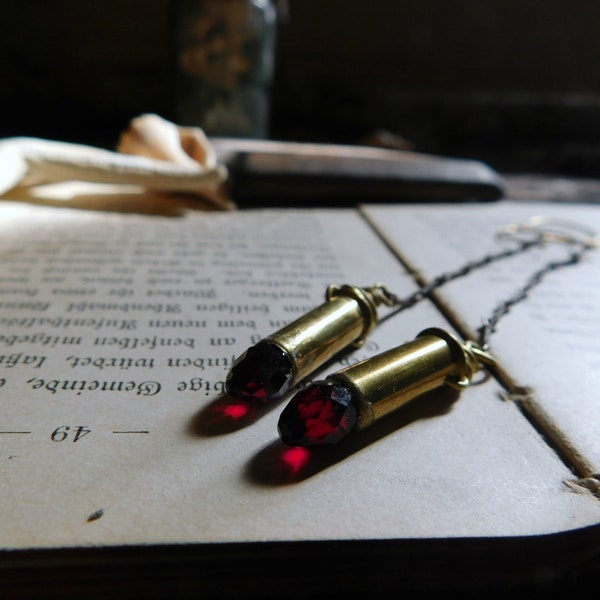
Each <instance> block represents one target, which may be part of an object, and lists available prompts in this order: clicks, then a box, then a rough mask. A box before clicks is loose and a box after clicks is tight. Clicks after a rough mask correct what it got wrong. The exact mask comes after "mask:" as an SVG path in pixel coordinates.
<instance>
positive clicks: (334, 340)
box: [266, 285, 391, 382]
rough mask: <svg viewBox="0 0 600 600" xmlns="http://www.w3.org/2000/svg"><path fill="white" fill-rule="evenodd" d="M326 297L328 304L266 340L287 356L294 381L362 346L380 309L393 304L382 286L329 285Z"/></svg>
mask: <svg viewBox="0 0 600 600" xmlns="http://www.w3.org/2000/svg"><path fill="white" fill-rule="evenodd" d="M325 297H326V302H325V303H323V304H321V305H320V306H318V307H316V308H315V309H313V310H311V311H310V312H309V313H307V314H306V315H303V316H302V317H300V318H299V319H296V320H295V321H294V322H292V323H290V324H289V325H287V326H285V327H283V328H282V329H280V330H279V331H277V332H275V333H274V334H272V335H270V336H269V337H268V338H266V339H268V340H270V341H271V342H273V343H275V344H276V345H277V346H279V347H280V348H281V349H282V350H283V351H284V352H286V353H287V355H288V357H289V358H290V360H291V362H292V365H293V369H294V381H295V382H296V381H299V380H301V379H303V378H304V377H306V376H307V375H309V374H310V373H312V372H313V371H314V370H315V369H318V368H319V367H320V366H321V365H323V364H325V363H326V362H327V361H328V360H329V359H330V358H332V357H333V356H335V355H336V354H337V353H338V352H341V351H342V350H343V349H344V348H346V347H347V346H354V347H359V346H361V345H362V344H363V343H364V341H365V339H366V337H367V335H368V334H369V333H370V332H371V330H372V329H373V328H374V327H375V325H376V323H377V319H378V317H377V306H379V305H380V304H382V303H385V304H391V302H390V301H389V300H388V296H387V292H386V290H385V288H383V287H382V286H380V285H375V286H372V287H368V288H360V287H356V286H352V285H342V286H336V285H330V286H329V287H328V289H327V293H326V296H325Z"/></svg>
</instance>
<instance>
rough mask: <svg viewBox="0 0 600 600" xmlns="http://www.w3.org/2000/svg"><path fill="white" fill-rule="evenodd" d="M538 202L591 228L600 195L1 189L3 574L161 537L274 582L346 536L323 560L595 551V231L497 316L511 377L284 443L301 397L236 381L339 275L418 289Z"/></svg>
mask: <svg viewBox="0 0 600 600" xmlns="http://www.w3.org/2000/svg"><path fill="white" fill-rule="evenodd" d="M538 214H543V215H546V216H551V217H560V218H568V219H569V220H574V221H578V222H581V223H585V224H586V225H588V226H591V227H594V228H595V229H596V230H600V208H599V207H597V206H593V205H574V204H569V205H559V204H545V203H530V204H528V203H525V202H523V203H519V202H510V201H500V202H498V203H493V204H472V203H467V204H457V205H450V204H436V205H432V206H429V205H411V204H403V205H390V204H387V205H378V204H375V205H367V206H362V207H360V208H357V209H351V208H342V209H318V208H317V209H293V208H290V209H257V210H242V211H236V212H226V213H221V212H193V211H192V212H188V213H187V214H185V215H183V216H178V217H160V216H144V215H132V214H117V213H102V212H92V211H83V210H72V209H69V208H64V209H63V208H48V207H39V206H31V205H27V204H21V203H17V202H15V203H11V202H5V203H3V204H2V205H1V206H0V228H1V231H2V235H1V236H0V249H1V257H2V260H1V264H0V307H1V308H2V310H1V312H0V323H1V329H0V403H1V406H2V409H1V412H0V481H1V486H2V488H1V489H2V502H0V546H1V547H2V548H3V549H4V551H3V552H2V554H1V555H0V565H1V570H0V573H2V574H3V575H4V576H5V579H4V581H5V582H6V581H8V582H10V581H13V579H11V577H13V578H15V579H14V580H15V581H16V580H17V579H18V580H19V581H22V580H26V579H27V573H28V568H31V569H34V567H35V568H36V569H42V570H43V568H44V567H43V565H56V561H58V562H59V563H60V565H61V569H62V571H61V573H64V577H65V578H68V573H69V566H70V565H71V566H73V565H79V566H81V564H82V562H81V561H88V563H87V564H88V565H89V564H92V563H93V564H95V565H98V564H119V565H121V567H123V565H129V566H131V565H132V564H134V563H135V565H137V566H136V567H135V568H136V569H138V572H139V570H140V569H142V567H140V565H143V564H150V565H155V566H156V564H158V563H160V562H161V561H163V560H166V562H167V564H168V565H170V566H169V567H168V569H167V568H166V567H165V570H164V571H163V573H166V572H168V573H169V575H168V577H169V578H170V581H175V580H176V579H177V577H178V575H177V573H179V575H180V576H181V577H183V575H182V573H183V572H184V570H185V569H184V566H183V565H187V567H188V571H185V573H186V576H187V577H188V578H189V577H191V575H190V573H191V572H194V573H196V577H201V578H203V581H204V584H205V585H206V586H207V588H206V589H208V590H211V589H222V590H223V589H224V590H230V591H232V590H234V591H235V590H237V591H239V590H241V589H242V588H243V585H244V581H245V582H246V583H248V582H252V583H251V585H254V586H255V587H254V588H253V589H255V590H259V591H260V590H261V589H271V590H277V589H278V586H280V587H282V588H283V587H285V586H286V585H289V584H290V581H293V578H294V577H297V578H298V581H300V580H303V581H305V580H306V573H304V579H302V574H301V573H298V572H296V571H295V570H294V569H293V565H290V566H288V567H286V566H285V564H284V561H285V560H286V557H290V558H293V557H296V559H297V560H305V559H306V558H307V557H311V556H312V557H313V558H314V559H315V560H317V559H316V557H320V558H318V560H324V557H325V556H328V557H336V556H337V558H335V561H341V562H342V563H343V564H339V565H338V567H339V568H338V567H336V566H335V565H334V564H331V563H328V564H329V566H328V567H326V568H327V569H332V570H333V571H334V572H336V569H338V570H337V575H336V574H335V573H331V574H330V575H327V574H325V573H321V574H320V575H319V576H318V577H320V578H321V579H319V581H320V582H321V583H323V582H327V583H329V584H331V585H332V586H333V585H336V586H338V587H337V588H336V589H338V590H343V589H344V586H348V587H350V588H352V587H353V588H354V589H359V588H360V587H361V585H365V586H367V585H368V586H370V589H374V588H373V586H374V585H375V582H379V584H378V585H379V588H378V589H385V585H386V584H384V583H383V582H384V581H388V582H389V581H391V579H389V578H390V577H393V576H394V574H395V576H397V577H399V578H400V579H401V578H404V579H405V580H407V581H412V582H413V583H415V582H419V581H423V580H426V579H427V578H431V577H439V578H441V579H442V580H443V579H444V578H445V579H446V580H449V581H457V580H459V579H460V578H461V577H462V578H464V577H465V576H466V574H467V573H470V572H471V569H473V568H474V569H479V571H478V573H479V576H481V577H489V578H492V579H493V577H495V576H498V577H500V576H502V577H507V572H508V571H511V572H512V571H517V570H518V568H519V565H520V566H521V571H522V572H521V574H522V575H524V576H525V575H529V574H531V572H532V570H534V569H540V568H547V569H549V570H550V572H552V569H558V570H560V569H561V568H569V566H570V565H572V564H576V563H577V561H582V560H585V559H586V558H587V557H588V556H589V554H590V553H593V549H594V548H596V549H597V545H596V543H597V542H596V541H595V540H597V538H598V536H599V535H600V534H599V527H600V500H599V495H598V486H599V481H598V473H600V431H599V425H598V424H599V423H600V402H598V389H600V358H599V357H600V286H599V285H598V281H599V276H600V251H593V252H590V253H588V254H587V255H586V257H585V260H584V261H583V262H581V263H580V264H577V265H574V266H572V267H569V268H565V269H561V270H557V271H556V272H553V273H551V274H550V275H549V276H548V277H547V278H546V279H544V281H543V282H542V283H541V284H540V285H539V286H538V287H536V288H535V289H534V290H533V291H532V293H531V297H530V298H529V299H528V300H526V301H524V302H523V303H520V304H519V305H517V306H515V307H514V309H513V310H512V311H511V312H510V314H508V315H507V316H506V317H504V318H503V319H502V320H501V321H500V322H499V324H498V330H497V332H496V333H495V334H494V335H493V336H492V337H491V339H490V342H491V350H492V352H493V353H494V354H495V356H496V357H497V359H498V361H499V365H500V369H499V373H500V375H499V377H498V378H493V377H489V378H484V380H482V381H478V382H477V384H476V385H472V386H471V387H469V388H467V389H466V390H465V391H463V392H462V393H461V394H459V395H452V394H448V393H447V392H445V391H444V390H442V391H440V392H439V393H434V394H430V395H428V396H427V397H426V398H424V399H417V400H415V401H414V402H412V403H411V404H410V405H408V406H406V407H405V408H403V409H401V410H400V411H398V412H397V413H395V414H393V415H391V416H389V417H388V418H386V419H384V420H382V421H380V422H377V423H376V424H375V425H374V426H372V427H371V428H369V429H367V430H365V431H363V432H361V434H360V435H357V436H354V437H353V438H352V439H351V440H349V441H348V442H347V443H345V444H343V447H342V445H341V446H340V447H334V448H331V449H324V450H323V451H321V450H319V451H318V452H315V454H314V456H313V457H310V460H309V461H308V463H306V464H303V465H298V464H293V463H290V462H289V461H288V462H286V459H285V449H286V447H285V446H284V445H283V444H282V442H281V441H280V440H279V438H278V434H277V421H278V416H279V414H280V412H281V410H282V409H283V407H284V406H285V403H286V402H287V400H288V398H284V399H282V400H279V401H275V402H273V403H271V404H269V405H264V406H258V407H256V408H255V409H252V410H249V411H244V410H243V409H241V408H240V405H239V404H236V403H235V402H232V401H231V399H230V398H228V397H227V396H226V395H224V382H225V378H226V376H227V373H228V371H229V369H230V367H231V365H232V362H233V360H234V359H235V358H236V356H238V355H240V354H241V353H242V352H243V351H244V350H245V349H246V348H247V347H248V346H249V345H251V344H253V343H255V342H256V341H258V340H259V339H260V338H262V337H264V336H266V335H269V334H270V333H272V332H274V331H275V330H276V329H278V328H280V327H281V326H283V325H284V324H286V323H289V322H290V321H292V320H293V319H295V318H297V317H298V316H300V315H302V314H303V313H305V312H306V311H308V310H310V309H311V308H313V307H315V306H317V305H318V304H320V303H321V302H323V300H324V293H325V289H326V287H327V286H328V285H329V284H331V283H336V284H345V283H348V284H353V285H359V286H369V285H372V284H374V283H377V282H381V283H383V284H385V285H386V286H387V287H388V288H389V289H390V290H392V291H393V292H394V293H395V294H397V295H398V296H401V297H403V296H408V295H409V294H411V293H412V292H413V291H414V290H416V289H417V288H418V286H419V285H420V284H421V283H422V282H425V281H430V280H432V279H433V278H434V277H435V276H436V275H438V274H440V273H442V272H445V271H449V270H453V269H455V268H457V267H459V266H460V265H462V264H464V263H465V262H466V261H471V260H474V259H477V258H480V257H482V256H483V255H485V254H486V253H489V252H494V251H497V250H498V249H499V248H501V247H502V245H503V244H504V242H501V241H499V240H498V239H497V238H496V237H495V234H496V232H497V230H498V229H499V228H500V227H501V226H504V225H507V224H509V223H514V222H521V221H524V220H526V219H528V218H529V217H531V216H533V215H538ZM568 251H569V250H568V248H565V247H563V246H560V245H552V246H551V247H547V248H544V249H537V250H533V251H531V252H528V253H524V254H520V255H517V256H515V257H513V258H510V259H506V260H503V261H499V262H497V263H495V264H492V265H490V266H488V267H485V268H483V269H481V270H478V271H476V272H474V273H472V274H470V275H468V276H466V277H464V278H459V279H457V280H456V281H453V282H451V283H449V284H447V285H445V286H443V287H442V288H440V289H439V290H438V291H437V292H436V293H435V298H433V300H434V301H432V299H430V298H426V299H424V300H423V301H421V302H419V303H417V304H416V305H414V306H412V307H411V308H408V309H406V310H404V311H401V312H399V313H398V314H395V315H394V316H392V317H390V318H387V319H386V318H383V319H382V320H381V322H380V324H379V325H378V326H377V327H376V328H375V330H374V332H373V333H372V334H371V335H370V336H369V338H368V340H367V343H366V344H365V345H364V346H363V347H362V348H360V349H358V350H355V351H353V352H348V353H345V354H343V355H340V356H338V357H336V358H335V359H334V360H333V361H331V362H330V363H329V364H327V365H326V366H325V367H324V368H323V369H321V370H320V371H319V372H318V373H317V374H316V375H315V376H314V378H323V377H324V376H325V375H326V374H327V373H330V372H333V371H336V370H339V369H340V368H342V367H343V366H346V365H348V364H352V363H353V362H356V361H357V360H361V359H363V358H367V357H369V356H372V355H375V354H377V353H379V352H381V351H383V350H386V349H388V348H392V347H394V346H398V345H400V344H402V343H404V342H406V341H409V340H412V339H413V338H414V337H415V336H416V335H417V334H418V333H419V332H420V331H422V330H423V329H425V328H428V327H442V328H446V329H448V330H451V331H454V332H455V333H456V334H457V335H458V336H459V337H461V338H469V337H473V336H474V335H475V333H474V331H475V330H476V329H477V328H478V327H479V326H480V325H481V324H482V322H483V321H484V320H485V319H486V318H488V317H489V315H490V312H491V311H492V310H493V309H494V307H495V306H497V304H498V303H499V302H500V301H502V300H504V299H506V298H507V297H508V296H510V295H512V294H513V293H514V292H515V291H516V290H518V289H519V287H521V286H522V285H523V283H524V282H525V280H526V279H527V278H528V276H529V275H530V274H531V273H532V272H533V271H534V270H536V269H537V268H539V267H540V266H542V265H544V264H545V263H546V262H547V261H548V260H549V259H552V258H554V259H557V258H560V257H564V256H565V254H566V253H567V252H568ZM384 312H385V309H384ZM517 542H519V543H517ZM509 544H510V545H509ZM340 553H341V554H340ZM341 556H345V557H346V558H345V559H342V558H340V557H341ZM467 556H469V557H470V558H469V560H470V561H471V562H468V563H467V562H465V560H466V559H465V557H467ZM157 557H160V560H159V558H157ZM173 557H176V560H173ZM190 557H193V560H192V558H190ZM365 557H369V558H365ZM407 557H408V558H407ZM433 557H435V558H433ZM484 557H485V559H487V562H486V563H485V566H484V564H483V563H484ZM498 557H502V558H501V559H500V558H498ZM496 558H498V560H499V561H500V562H496ZM330 560H334V559H330ZM365 560H366V561H367V563H368V565H370V566H369V567H368V568H363V569H362V573H360V574H359V573H358V572H357V570H358V567H357V565H359V564H361V565H363V567H364V565H365V564H366V563H365V562H364V561H365ZM406 560H409V563H410V564H409V566H407V563H406ZM128 561H129V562H128ZM132 561H133V562H132ZM145 561H146V562H145ZM169 561H171V562H169ZM186 561H187V562H186ZM472 561H475V562H472ZM477 561H479V562H477ZM291 562H292V563H293V562H294V561H293V560H292V561H291ZM161 564H164V563H161ZM175 565H178V566H177V567H176V566H175ZM198 565H200V567H198ZM225 565H229V566H228V567H226V566H225ZM244 565H246V566H244ZM248 565H251V567H248ZM274 565H277V568H278V569H279V570H278V571H277V573H278V575H277V576H276V577H274V578H273V579H270V580H267V579H266V577H267V573H268V572H269V570H270V569H271V568H272V567H273V566H274ZM375 565H377V567H375ZM473 565H475V566H473ZM217 567H218V568H217ZM123 568H125V567H123ZM198 568H200V571H198V570H197V569H198ZM273 568H274V567H273ZM315 568H319V567H315ZM169 569H170V570H169ZM177 569H179V571H178V570H177ZM194 569H196V570H195V571H194ZM229 569H231V573H230V575H234V574H235V573H236V572H237V573H238V576H239V577H240V578H241V579H239V580H236V581H237V583H236V582H234V581H232V580H231V581H230V580H229V575H228V573H229ZM15 572H17V573H18V575H15ZM399 573H401V574H399ZM294 574H295V575H294ZM499 574H501V575H499ZM115 577H116V578H117V579H118V578H119V576H118V575H115ZM165 577H166V576H165ZM261 577H263V579H261ZM386 577H387V578H388V579H386ZM474 577H475V576H474ZM0 578H2V575H0ZM19 578H20V579H19ZM338 578H341V579H342V581H339V580H338ZM150 579H152V578H151V577H150ZM430 580H431V579H430ZM187 581H188V583H189V582H190V581H191V579H188V580H187ZM431 581H433V580H431ZM240 582H241V583H240ZM361 582H362V583H361ZM39 585H40V586H41V585H43V584H42V583H40V584H39ZM115 585H116V584H115ZM390 585H391V584H390ZM211 586H212V587H211ZM219 586H220V587H219ZM270 586H272V587H270ZM340 586H341V587H340ZM376 587H377V586H376Z"/></svg>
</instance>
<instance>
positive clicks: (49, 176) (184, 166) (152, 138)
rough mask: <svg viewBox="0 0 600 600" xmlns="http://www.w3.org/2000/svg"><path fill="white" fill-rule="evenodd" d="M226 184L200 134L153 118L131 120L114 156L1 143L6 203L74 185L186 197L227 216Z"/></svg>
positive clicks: (49, 144)
mask: <svg viewBox="0 0 600 600" xmlns="http://www.w3.org/2000/svg"><path fill="white" fill-rule="evenodd" d="M227 178H228V174H227V169H226V168H225V167H224V166H223V165H219V164H217V158H216V154H215V151H214V149H213V148H212V145H211V144H210V142H209V140H208V139H207V138H206V136H205V135H204V132H203V131H202V130H201V129H199V128H193V127H180V126H177V125H175V124H173V123H171V122H169V121H167V120H165V119H163V118H161V117H159V116H158V115H154V114H146V115H141V116H139V117H136V118H135V119H133V120H132V121H131V122H130V123H129V126H128V128H127V129H126V130H125V131H124V132H123V133H122V134H121V137H120V140H119V142H118V145H117V148H116V151H114V152H113V151H110V150H104V149H101V148H96V147H93V146H86V145H82V144H73V143H68V142H61V141H52V140H45V139H40V138H31V137H14V138H5V139H3V140H0V195H2V196H5V197H6V196H7V194H8V196H10V197H14V196H15V195H16V196H19V195H20V196H22V195H23V194H25V195H27V196H32V192H31V188H32V187H36V186H43V185H48V184H56V183H60V182H75V181H76V182H88V183H94V184H109V185H114V184H119V185H127V186H137V187H138V188H141V190H142V191H149V192H160V193H165V192H168V193H173V192H174V193H184V194H185V195H186V196H188V197H189V196H190V195H192V196H197V197H198V199H199V200H202V202H204V203H208V204H209V205H210V206H211V208H217V209H225V210H227V209H231V208H234V205H233V203H232V202H231V201H230V200H229V198H228V197H227V194H226V193H224V191H223V184H224V183H225V182H226V181H227ZM129 189H131V188H129Z"/></svg>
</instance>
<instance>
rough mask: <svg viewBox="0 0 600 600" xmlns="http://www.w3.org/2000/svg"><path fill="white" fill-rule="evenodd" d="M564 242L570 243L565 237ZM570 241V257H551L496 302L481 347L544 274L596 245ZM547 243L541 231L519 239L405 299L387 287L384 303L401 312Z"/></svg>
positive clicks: (482, 329) (577, 258)
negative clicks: (450, 285)
mask: <svg viewBox="0 0 600 600" xmlns="http://www.w3.org/2000/svg"><path fill="white" fill-rule="evenodd" d="M563 243H567V242H565V240H563ZM568 243H569V244H571V245H572V246H575V247H576V249H575V250H574V251H572V252H571V253H570V254H569V256H568V257H567V258H565V259H564V260H552V261H549V262H547V263H546V264H545V265H544V266H543V267H542V268H541V269H539V270H537V271H536V272H535V273H533V274H532V275H531V276H530V277H529V279H527V281H526V282H525V284H524V285H523V287H522V288H521V289H519V290H518V291H517V292H516V293H515V294H514V295H513V296H511V297H510V298H507V299H506V300H503V301H502V302H499V303H498V304H497V305H496V307H495V308H494V309H493V311H492V314H491V316H490V317H489V318H488V319H487V320H486V321H485V322H484V324H483V325H481V327H479V328H478V329H477V332H478V335H479V339H478V340H477V343H478V344H479V346H480V347H481V348H483V349H487V348H488V345H489V338H490V336H491V335H492V334H493V333H494V332H495V331H496V326H497V324H498V321H499V320H500V319H501V318H502V317H503V316H505V315H506V314H507V313H508V312H509V311H510V309H511V308H512V307H513V306H514V305H515V304H518V303H519V302H522V301H523V300H525V299H526V298H528V297H529V292H530V291H531V290H532V289H533V288H534V287H536V286H537V285H538V284H539V283H541V281H542V280H543V279H544V277H546V275H548V274H549V273H552V272H554V271H557V270H559V269H561V268H563V267H567V266H570V265H574V264H577V263H578V262H579V261H580V260H581V258H582V257H583V255H584V254H585V253H586V252H587V251H589V250H591V249H592V248H594V247H595V245H593V244H591V243H589V242H586V241H581V240H578V239H576V238H574V237H573V238H570V239H569V240H568ZM546 244H548V239H547V237H546V236H545V235H544V234H543V233H539V234H538V235H536V236H535V237H533V238H531V239H528V240H518V243H517V245H516V246H514V247H513V248H508V249H505V250H501V251H499V252H493V253H489V254H486V255H484V256H483V257H481V258H479V259H476V260H473V261H469V262H467V263H465V264H464V265H462V266H461V267H459V268H458V269H456V270H454V271H447V272H445V273H442V274H441V275H438V276H437V277H435V279H433V280H432V281H430V282H429V283H427V284H425V285H423V286H421V287H420V288H419V289H418V290H416V291H415V292H413V293H412V294H410V295H409V296H407V297H405V298H401V297H400V296H397V295H396V294H393V293H392V292H390V291H389V290H387V289H385V292H384V294H385V297H386V300H385V303H386V304H387V305H388V306H394V307H396V310H395V311H393V313H392V314H396V313H397V312H400V311H402V310H404V309H406V308H410V307H411V306H413V305H415V304H417V302H420V301H421V300H423V299H424V298H426V297H428V296H429V295H430V294H431V293H432V292H434V291H435V290H438V289H439V288H441V287H442V286H443V285H445V284H446V283H449V282H450V281H454V280H455V279H460V278H461V277H466V276H467V275H469V274H470V273H472V272H473V271H476V270H478V269H481V268H483V267H485V266H487V265H489V264H491V263H495V262H497V261H499V260H502V259H505V258H510V257H512V256H516V255H518V254H522V253H524V252H526V251H528V250H529V249H531V248H535V247H542V246H545V245H546ZM389 316H392V315H389Z"/></svg>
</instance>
